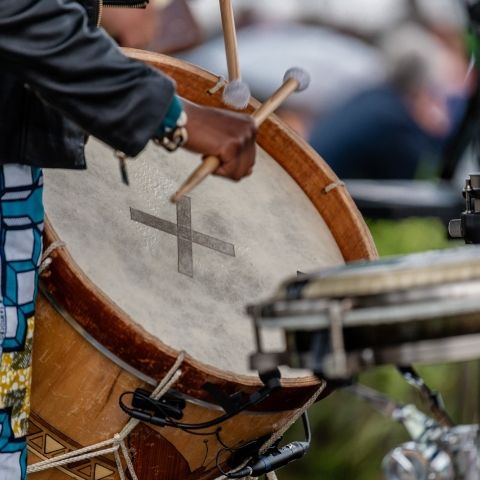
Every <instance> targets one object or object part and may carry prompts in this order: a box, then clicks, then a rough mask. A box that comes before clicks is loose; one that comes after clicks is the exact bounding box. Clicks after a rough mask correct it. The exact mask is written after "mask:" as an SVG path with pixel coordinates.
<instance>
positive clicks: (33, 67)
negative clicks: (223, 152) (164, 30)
mask: <svg viewBox="0 0 480 480" xmlns="http://www.w3.org/2000/svg"><path fill="white" fill-rule="evenodd" d="M0 69H1V70H4V71H7V72H11V73H15V74H16V75H17V76H18V77H20V78H22V79H23V80H24V81H25V83H28V84H29V85H30V87H31V88H33V89H34V90H35V91H36V92H37V93H38V94H39V95H40V96H41V97H42V98H43V99H44V100H45V101H46V102H48V103H49V104H50V105H51V106H53V107H55V108H57V109H58V110H60V111H61V112H62V114H63V115H65V116H67V117H69V118H70V119H72V120H73V121H74V122H75V123H76V124H77V125H79V126H80V127H81V128H82V129H84V130H85V131H86V132H88V133H91V134H92V135H94V136H95V137H97V138H99V139H100V140H102V141H104V142H105V143H107V144H108V145H110V146H111V147H113V148H115V149H119V150H121V151H123V152H125V153H126V154H128V155H130V156H134V155H136V154H138V153H139V152H140V151H141V150H142V149H143V147H144V146H145V144H146V143H147V142H148V140H149V139H150V138H152V136H153V135H154V132H155V131H156V130H157V129H158V128H159V127H160V125H161V123H162V119H163V117H164V115H165V114H166V112H167V110H168V107H169V106H170V103H171V101H172V96H173V94H174V91H175V85H174V83H173V82H172V80H171V79H169V78H168V77H166V76H163V75H161V74H160V73H159V72H157V71H155V70H153V69H152V68H150V67H148V66H147V65H144V64H143V63H141V62H136V61H133V60H130V59H128V58H127V57H125V56H124V55H123V54H122V53H121V52H120V50H119V49H118V48H117V46H116V45H115V43H114V42H113V41H112V40H111V39H110V38H109V37H108V35H107V34H106V33H105V32H104V31H103V30H102V29H97V28H94V27H92V26H90V25H89V22H88V18H87V15H86V12H85V10H84V8H83V7H82V6H81V5H79V4H77V3H76V2H75V1H73V0H0Z"/></svg>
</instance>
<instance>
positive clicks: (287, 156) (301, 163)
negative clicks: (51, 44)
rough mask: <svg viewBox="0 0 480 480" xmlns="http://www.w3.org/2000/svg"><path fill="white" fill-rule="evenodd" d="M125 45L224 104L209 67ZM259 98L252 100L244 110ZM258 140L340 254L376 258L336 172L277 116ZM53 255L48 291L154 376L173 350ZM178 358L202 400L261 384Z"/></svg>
mask: <svg viewBox="0 0 480 480" xmlns="http://www.w3.org/2000/svg"><path fill="white" fill-rule="evenodd" d="M125 52H126V53H127V54H128V55H129V56H130V57H131V58H134V59H137V60H141V61H144V62H147V63H149V64H150V65H152V66H153V67H157V68H161V69H162V71H164V72H165V73H167V74H168V75H170V76H171V77H173V79H174V80H175V81H176V82H177V85H178V91H179V94H180V95H182V96H184V97H185V98H189V99H190V100H193V101H196V102H198V103H202V104H208V105H211V106H216V107H222V106H223V105H222V94H221V92H218V93H216V94H214V95H211V94H209V93H208V90H209V89H210V88H211V87H213V86H214V85H215V84H216V83H217V81H218V78H217V77H216V76H215V75H212V74H210V73H208V72H206V71H204V70H202V69H200V68H198V67H195V66H193V65H190V64H187V63H186V62H182V61H179V60H176V59H172V58H170V57H167V56H164V55H160V54H155V53H150V52H143V51H140V50H132V49H127V50H125ZM258 105H259V104H258V102H256V101H254V100H252V101H251V102H250V105H249V111H253V110H254V109H255V108H257V107H258ZM257 142H258V144H259V145H260V146H261V147H262V148H263V149H264V150H265V151H266V152H267V153H268V154H269V155H271V156H272V157H273V158H274V159H275V160H276V161H277V162H278V163H279V164H280V165H281V166H282V167H283V168H284V170H285V171H286V172H287V173H288V174H289V175H290V177H292V178H293V179H294V180H295V181H296V182H297V184H298V185H299V186H300V188H301V189H302V190H303V191H304V192H305V193H306V195H307V196H308V198H309V199H310V201H311V202H312V203H313V205H314V206H315V208H316V209H317V210H318V211H319V213H320V214H321V215H322V217H323V219H324V221H325V223H326V224H327V226H328V228H329V229H330V231H331V233H332V235H333V236H334V238H335V241H336V242H337V244H338V246H339V248H340V251H341V253H342V255H343V257H344V259H345V261H352V260H360V259H373V258H376V256H377V251H376V248H375V245H374V243H373V240H372V238H371V236H370V233H369V231H368V228H367V227H366V224H365V223H364V221H363V218H362V217H361V215H360V213H359V212H358V210H357V208H356V207H355V204H354V203H353V200H352V199H351V197H350V196H349V194H348V193H347V192H346V191H345V189H344V188H342V187H339V188H333V187H331V186H332V185H339V182H338V178H337V177H336V176H335V174H334V173H333V172H332V171H331V170H330V168H329V167H328V166H327V165H326V164H325V163H324V162H323V161H322V159H321V158H320V157H319V156H318V155H317V154H316V153H315V152H314V151H313V149H311V148H310V147H309V146H308V145H307V144H306V143H305V142H304V141H303V140H301V139H300V137H298V136H297V135H296V134H295V133H293V131H292V130H290V129H289V128H288V127H286V126H285V125H283V124H282V123H280V122H279V121H278V119H276V118H270V119H268V120H267V121H266V122H265V123H264V125H263V126H262V127H261V128H260V130H259V132H258V136H257ZM329 187H330V188H329ZM340 211H341V212H342V213H343V215H342V216H341V222H340V221H339V215H338V213H339V212H340ZM57 239H58V236H57V234H56V232H55V230H54V228H53V226H52V225H51V223H50V222H49V221H48V219H46V222H45V245H46V246H48V245H49V244H51V243H53V242H54V241H55V240H57ZM53 258H54V261H53V262H52V265H51V266H50V270H49V273H48V275H46V276H45V277H44V278H43V280H42V282H43V286H44V288H45V289H46V291H47V292H48V293H49V295H50V296H52V297H53V298H54V299H55V301H56V302H57V304H58V305H60V306H61V307H62V308H63V309H64V310H66V311H68V312H69V313H70V315H71V317H72V318H73V319H74V320H75V321H76V322H78V323H79V325H80V326H81V327H82V328H83V329H84V330H85V331H86V332H87V333H88V334H89V335H90V336H91V337H92V338H94V339H95V341H96V342H98V343H100V344H101V345H103V346H104V347H105V348H106V349H107V350H109V351H110V352H112V353H113V354H114V355H116V356H117V357H119V358H120V359H121V360H123V361H124V362H127V363H128V364H129V365H131V366H132V367H133V368H135V369H137V370H139V371H140V372H142V373H143V374H144V375H146V376H148V377H151V378H154V379H155V380H157V381H159V380H160V379H161V378H162V377H163V375H164V374H165V373H166V371H167V370H168V368H169V367H170V365H171V364H172V363H173V362H174V359H175V358H176V356H177V352H176V351H175V350H174V349H173V348H171V347H169V346H168V345H165V344H164V343H162V342H161V341H160V340H159V339H158V338H156V337H154V336H153V335H151V334H150V333H148V332H146V331H145V329H144V328H143V327H141V326H139V325H137V324H136V323H135V322H134V321H133V320H132V319H131V318H130V317H129V316H128V315H127V314H126V313H125V312H124V311H122V310H121V309H120V308H119V307H118V306H117V305H116V304H115V303H114V302H113V301H112V300H111V299H110V298H108V297H107V296H106V295H105V294H104V293H103V292H102V291H100V289H99V288H98V287H96V286H95V285H94V284H93V283H92V282H91V281H90V279H89V278H88V277H87V276H86V275H85V274H84V273H83V272H82V271H81V269H80V268H79V266H78V265H77V264H76V262H75V261H74V260H73V258H72V257H71V256H70V254H69V253H68V251H67V249H60V250H59V251H56V252H55V253H54V254H53ZM111 332H115V333H116V335H112V334H111ZM184 365H185V368H184V371H183V376H182V379H181V382H180V383H179V385H178V389H179V390H180V391H182V392H183V393H185V394H187V395H190V396H192V397H195V398H198V399H200V400H205V399H207V400H208V396H207V394H206V393H205V392H204V391H203V390H202V388H201V387H202V385H203V384H205V383H206V382H211V383H216V384H217V385H221V386H222V389H223V390H224V391H225V392H227V393H234V392H236V391H238V389H239V388H241V389H242V390H243V391H245V392H247V393H248V392H253V391H254V390H255V389H256V388H258V386H259V385H260V381H259V380H258V379H257V378H255V377H253V376H246V375H238V374H234V373H231V372H225V371H222V370H220V369H218V368H215V367H212V366H210V365H206V364H204V363H202V362H199V361H198V360H196V359H194V358H192V357H190V356H188V355H187V357H186V360H185V363H184ZM320 383H321V381H320V380H319V379H318V378H316V377H313V376H311V377H305V378H294V379H284V380H283V385H284V388H283V389H282V391H281V392H280V393H279V394H275V395H273V396H272V397H271V398H270V399H269V400H268V401H266V402H264V404H263V405H262V406H261V410H266V411H281V410H286V409H294V408H298V407H299V405H302V404H303V403H305V402H306V401H307V400H308V399H309V398H310V397H311V396H312V395H313V393H314V392H315V391H316V390H317V389H318V387H319V386H320Z"/></svg>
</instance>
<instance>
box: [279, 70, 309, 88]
mask: <svg viewBox="0 0 480 480" xmlns="http://www.w3.org/2000/svg"><path fill="white" fill-rule="evenodd" d="M288 80H296V81H297V82H298V87H297V90H296V91H297V92H302V91H303V90H306V89H307V88H308V86H309V85H310V74H309V73H308V72H307V71H305V70H304V69H303V68H299V67H292V68H289V69H288V70H287V71H286V72H285V75H284V76H283V81H284V82H287V81H288Z"/></svg>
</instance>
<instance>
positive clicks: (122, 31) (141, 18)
mask: <svg viewBox="0 0 480 480" xmlns="http://www.w3.org/2000/svg"><path fill="white" fill-rule="evenodd" d="M102 27H103V28H105V30H106V31H107V32H108V33H109V35H110V36H111V37H112V38H113V39H114V40H115V41H116V42H117V43H118V44H119V45H120V46H122V47H131V48H141V49H143V48H147V47H148V45H149V44H151V43H152V41H153V39H154V38H155V32H156V30H157V16H156V10H155V6H154V4H153V3H151V4H149V5H147V7H146V8H144V9H139V8H138V9H137V8H128V9H124V8H106V9H104V11H103V13H102Z"/></svg>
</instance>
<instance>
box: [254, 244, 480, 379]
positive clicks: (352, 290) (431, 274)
mask: <svg viewBox="0 0 480 480" xmlns="http://www.w3.org/2000/svg"><path fill="white" fill-rule="evenodd" d="M479 293H480V249H479V248H478V247H476V246H472V247H463V248H458V249H449V250H445V251H432V252H427V253H421V254H413V255H408V256H403V257H402V256H400V257H392V258H386V259H384V260H378V261H373V262H370V263H361V262H360V263H358V262H354V263H352V264H349V265H345V266H340V267H335V268H333V269H326V270H324V271H321V272H319V273H317V274H311V275H302V276H300V277H296V278H294V279H292V280H290V281H287V282H285V283H284V284H283V285H282V286H281V287H280V290H279V291H278V292H277V294H276V295H275V296H274V297H273V299H272V300H270V301H267V302H264V303H260V304H257V305H255V306H253V307H251V309H250V311H251V314H252V315H253V316H254V318H255V325H256V328H257V329H263V328H267V329H281V330H283V331H285V332H286V336H287V345H288V351H287V352H280V353H275V352H270V353H269V352H262V350H261V349H260V351H259V353H258V354H257V355H255V356H254V357H253V364H254V367H255V368H258V369H259V370H263V369H266V368H271V364H272V363H274V364H275V365H276V364H278V363H285V364H288V365H290V366H301V367H303V368H308V369H311V370H313V371H315V372H317V373H319V374H321V375H326V376H327V377H328V378H340V379H344V378H349V377H351V376H352V375H354V374H356V373H358V372H360V371H361V370H363V369H366V368H369V367H372V366H375V365H382V364H396V365H410V364H412V363H419V362H424V363H433V362H444V361H460V360H469V359H474V358H478V356H479V345H480V344H479V342H480V320H479V319H480V316H479V312H480V295H479Z"/></svg>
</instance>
